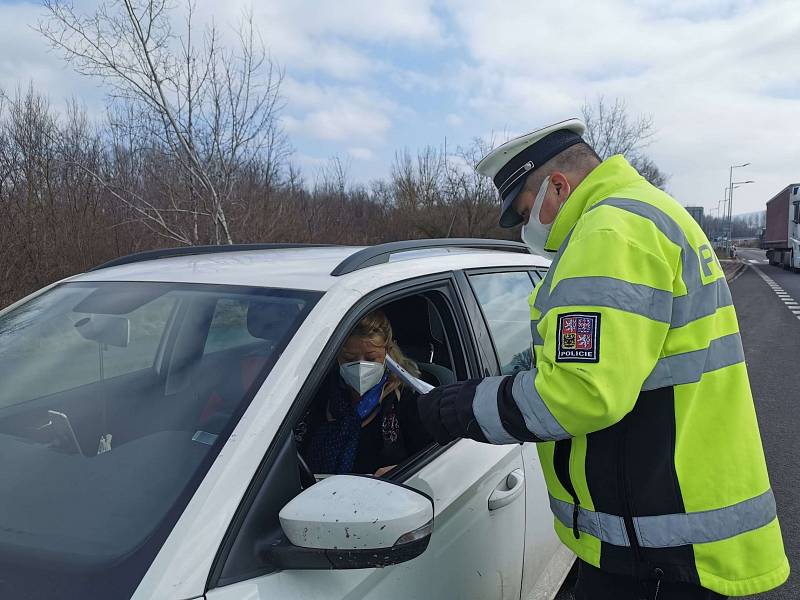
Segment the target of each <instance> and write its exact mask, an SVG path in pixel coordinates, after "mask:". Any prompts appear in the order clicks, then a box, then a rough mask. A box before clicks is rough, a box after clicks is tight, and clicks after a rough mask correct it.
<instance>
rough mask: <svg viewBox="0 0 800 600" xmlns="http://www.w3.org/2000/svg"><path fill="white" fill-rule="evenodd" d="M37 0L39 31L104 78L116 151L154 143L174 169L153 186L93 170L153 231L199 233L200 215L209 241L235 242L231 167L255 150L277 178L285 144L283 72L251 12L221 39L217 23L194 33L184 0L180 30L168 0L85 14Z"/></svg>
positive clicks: (107, 6) (184, 239)
mask: <svg viewBox="0 0 800 600" xmlns="http://www.w3.org/2000/svg"><path fill="white" fill-rule="evenodd" d="M44 6H45V8H46V10H47V18H45V19H44V20H42V21H41V22H40V23H39V31H40V32H41V33H42V34H43V35H44V36H45V37H46V38H47V40H48V41H49V42H50V44H51V45H52V47H54V48H56V49H58V50H60V51H62V52H63V54H64V56H65V58H66V60H67V61H68V62H69V63H70V64H71V65H73V66H74V68H75V69H76V70H77V71H78V72H79V73H81V74H84V75H88V76H93V77H97V78H100V79H101V80H102V81H103V82H104V83H105V84H106V85H107V86H108V87H109V90H110V96H111V99H112V100H113V101H114V106H115V107H114V110H112V111H110V115H111V124H112V127H113V129H114V130H115V140H116V141H117V143H118V144H120V147H119V151H121V152H128V153H130V154H131V156H135V155H137V154H139V155H140V156H141V155H144V154H161V155H163V160H165V161H167V162H169V163H171V164H172V165H173V166H174V168H175V169H177V172H178V174H179V176H178V177H170V178H168V180H165V181H162V185H161V186H159V188H158V190H157V191H158V195H157V196H156V197H153V196H151V195H150V193H151V192H152V191H153V190H142V189H139V188H137V187H136V186H127V185H126V186H124V187H119V186H117V185H115V184H114V183H113V182H111V181H108V180H107V179H106V178H105V177H104V176H103V174H101V173H97V172H92V173H91V175H92V176H94V177H95V178H96V179H97V180H98V181H99V182H100V183H102V184H103V185H105V186H107V188H108V189H109V191H110V192H111V195H112V196H113V197H114V198H115V199H116V200H117V201H119V202H120V203H122V204H124V205H125V206H126V207H127V208H129V209H130V210H131V211H132V213H133V214H134V215H135V218H137V219H139V220H140V222H141V223H142V224H144V225H145V226H146V227H148V228H149V229H150V230H151V231H153V232H154V233H155V234H156V235H159V236H161V237H164V238H167V239H170V240H174V241H177V242H179V243H182V244H196V243H199V242H200V241H201V237H202V234H201V230H200V229H201V220H203V219H205V220H208V221H209V223H210V233H209V237H210V238H211V239H212V241H214V242H215V243H222V242H225V243H233V233H232V231H231V226H230V223H229V218H228V212H229V210H230V209H231V206H232V204H234V203H235V201H236V199H235V198H234V197H233V191H234V189H235V184H236V181H237V177H238V175H239V174H240V173H241V172H242V171H243V170H246V169H247V168H248V167H250V166H252V165H253V164H254V162H255V161H256V160H257V159H258V160H259V161H260V163H261V166H263V165H264V164H266V165H268V168H267V171H268V172H267V176H268V177H269V178H271V179H272V180H273V183H274V181H275V180H276V178H277V176H278V174H279V171H280V164H281V162H282V161H283V160H284V159H285V158H286V156H287V155H288V153H289V146H288V142H287V140H286V137H285V136H284V135H283V132H282V131H281V129H280V127H279V122H278V119H277V115H278V113H279V111H280V109H281V101H280V94H279V90H280V84H281V81H282V78H283V73H282V72H281V71H280V70H279V69H278V68H277V67H275V65H274V63H273V62H272V60H271V59H270V57H269V55H268V54H267V52H266V50H265V48H264V44H263V42H262V40H261V39H260V38H259V37H258V34H257V32H256V31H255V27H254V24H253V20H252V17H251V16H250V15H246V16H245V17H244V19H243V21H242V24H241V27H240V29H239V32H238V38H237V43H236V48H235V50H229V49H226V48H225V47H224V46H223V45H222V43H221V41H220V36H219V32H218V30H217V29H216V27H215V26H214V25H213V24H212V25H210V26H208V27H206V28H205V29H204V31H203V32H202V34H201V35H199V36H198V34H197V30H196V26H195V24H194V20H193V19H194V5H193V4H192V2H191V1H189V2H188V3H187V5H186V18H185V20H184V25H183V29H182V31H180V32H176V31H175V29H174V27H173V24H172V23H173V21H172V18H171V17H172V15H171V10H172V7H171V5H170V3H169V2H168V0H114V1H112V2H108V3H101V4H100V5H99V7H98V8H97V9H96V10H95V11H94V12H93V13H90V14H87V15H83V14H79V13H78V12H76V10H75V8H74V6H73V5H72V4H71V3H69V2H68V1H66V0H44ZM198 38H199V40H198ZM120 107H121V108H120ZM264 157H266V158H267V160H266V163H264V161H263V160H261V159H263V158H264ZM129 183H130V182H129Z"/></svg>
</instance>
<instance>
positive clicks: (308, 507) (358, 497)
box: [265, 475, 433, 569]
mask: <svg viewBox="0 0 800 600" xmlns="http://www.w3.org/2000/svg"><path fill="white" fill-rule="evenodd" d="M279 518H280V522H281V528H282V529H283V533H284V535H285V536H286V540H284V541H283V542H281V543H279V544H276V545H274V546H272V547H270V548H269V549H266V550H265V551H266V552H267V553H268V554H269V555H270V556H269V558H270V560H271V561H274V562H275V563H276V564H278V565H280V568H283V569H367V568H375V567H385V566H388V565H394V564H398V563H402V562H406V561H408V560H411V559H412V558H416V557H417V556H419V555H420V554H422V553H423V552H424V551H425V549H426V548H427V547H428V542H429V541H430V537H431V533H432V531H433V500H432V499H431V498H430V497H429V496H427V495H425V494H423V493H422V492H419V491H417V490H414V489H411V488H409V487H406V486H403V485H400V484H397V483H393V482H390V481H386V480H383V479H376V478H373V477H367V476H359V475H333V476H331V477H327V478H325V479H323V480H322V481H320V482H319V483H317V484H316V485H313V486H311V487H310V488H308V489H306V490H304V491H303V492H302V493H300V494H299V495H298V496H296V497H295V498H294V499H293V500H291V501H290V502H289V503H288V504H287V505H286V506H284V507H283V509H282V510H281V511H280V514H279Z"/></svg>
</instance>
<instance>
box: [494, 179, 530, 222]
mask: <svg viewBox="0 0 800 600" xmlns="http://www.w3.org/2000/svg"><path fill="white" fill-rule="evenodd" d="M527 179H528V178H527V177H522V178H521V179H520V181H519V183H517V185H515V186H514V187H513V188H512V189H511V191H510V192H508V194H507V195H506V197H505V198H503V206H502V207H501V208H500V223H499V224H500V227H503V228H504V229H508V228H510V227H515V226H517V225H519V224H520V223H522V220H523V219H522V217H521V216H520V215H519V213H518V212H517V211H515V210H514V208H513V207H512V205H513V204H514V200H515V199H516V197H517V196H518V195H519V193H520V192H521V191H522V188H523V186H524V185H525V181H526V180H527Z"/></svg>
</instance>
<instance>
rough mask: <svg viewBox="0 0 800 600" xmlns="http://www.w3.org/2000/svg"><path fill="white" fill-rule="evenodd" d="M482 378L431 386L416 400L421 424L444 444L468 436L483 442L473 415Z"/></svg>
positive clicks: (483, 437) (482, 436) (484, 439)
mask: <svg viewBox="0 0 800 600" xmlns="http://www.w3.org/2000/svg"><path fill="white" fill-rule="evenodd" d="M481 381H483V380H482V379H469V380H467V381H462V382H459V383H453V384H450V385H442V386H439V387H437V388H434V389H432V390H431V391H430V392H428V393H427V394H424V395H422V396H420V397H419V398H418V399H417V410H418V411H419V417H420V420H421V421H422V425H423V426H424V427H425V429H427V430H428V433H429V434H430V435H431V437H432V438H433V439H435V440H436V441H437V442H438V443H439V444H441V445H442V446H444V445H445V444H449V443H450V442H452V441H453V440H454V439H456V438H461V437H467V438H471V439H473V440H477V441H479V442H486V441H487V440H486V437H485V436H484V435H483V431H481V428H480V426H479V425H478V422H477V421H476V420H475V415H474V414H473V412H472V400H473V398H474V397H475V388H477V387H478V384H479V383H480V382H481Z"/></svg>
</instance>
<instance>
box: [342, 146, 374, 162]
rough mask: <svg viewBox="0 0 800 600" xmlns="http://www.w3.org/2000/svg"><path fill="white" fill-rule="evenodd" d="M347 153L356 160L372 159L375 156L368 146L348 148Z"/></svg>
mask: <svg viewBox="0 0 800 600" xmlns="http://www.w3.org/2000/svg"><path fill="white" fill-rule="evenodd" d="M347 153H348V154H349V155H350V156H352V157H353V158H355V159H356V160H372V159H373V158H375V154H374V153H373V152H372V150H370V149H369V148H362V147H355V148H348V149H347Z"/></svg>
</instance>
